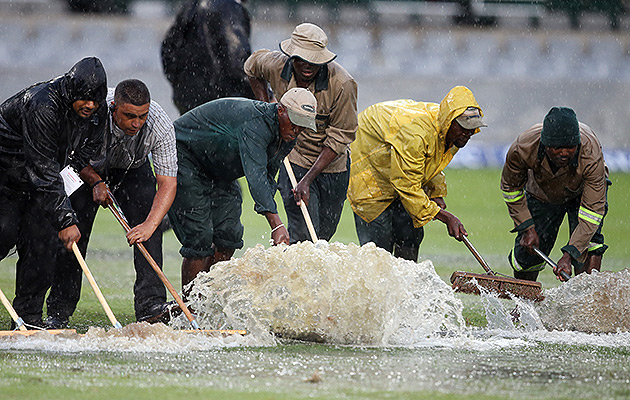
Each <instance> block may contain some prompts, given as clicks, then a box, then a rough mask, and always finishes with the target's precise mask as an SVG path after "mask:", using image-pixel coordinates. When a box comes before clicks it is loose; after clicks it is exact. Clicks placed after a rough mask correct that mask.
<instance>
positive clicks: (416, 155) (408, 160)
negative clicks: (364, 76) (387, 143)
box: [390, 123, 440, 228]
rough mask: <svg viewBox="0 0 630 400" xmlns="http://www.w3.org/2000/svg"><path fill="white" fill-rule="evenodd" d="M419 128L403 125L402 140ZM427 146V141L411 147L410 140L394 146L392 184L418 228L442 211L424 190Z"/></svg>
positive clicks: (419, 141)
mask: <svg viewBox="0 0 630 400" xmlns="http://www.w3.org/2000/svg"><path fill="white" fill-rule="evenodd" d="M414 128H415V129H418V128H417V126H416V125H415V124H413V123H410V124H405V125H403V126H401V129H400V130H401V134H399V135H397V137H399V138H404V137H410V136H412V135H413V133H411V132H404V131H405V130H414ZM426 154H427V144H426V142H425V141H424V140H416V141H414V143H413V144H411V145H410V144H409V142H408V141H406V140H400V141H395V142H393V143H392V150H391V175H390V182H391V184H392V186H393V187H394V189H395V190H396V192H397V193H398V195H399V196H400V200H401V202H402V204H403V206H404V207H405V210H407V212H408V213H409V215H410V216H411V218H412V220H413V226H414V227H416V228H419V227H422V226H424V225H426V224H427V223H428V222H430V221H431V220H433V218H434V217H435V216H436V215H437V213H438V212H439V211H440V207H439V206H438V205H437V204H436V203H435V202H433V201H431V200H430V199H429V196H427V194H426V193H425V191H424V189H423V187H422V186H423V182H426V178H425V176H424V171H425V165H424V163H425V161H426Z"/></svg>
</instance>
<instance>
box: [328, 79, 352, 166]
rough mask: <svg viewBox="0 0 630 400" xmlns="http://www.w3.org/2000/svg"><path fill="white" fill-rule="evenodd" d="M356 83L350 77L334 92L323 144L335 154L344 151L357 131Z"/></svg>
mask: <svg viewBox="0 0 630 400" xmlns="http://www.w3.org/2000/svg"><path fill="white" fill-rule="evenodd" d="M357 126H358V121H357V83H356V82H355V81H354V80H353V79H351V80H348V81H346V82H345V83H344V84H343V85H341V87H340V90H339V91H338V92H337V93H336V100H335V105H334V108H333V110H332V112H331V113H330V120H329V124H328V127H327V128H326V139H324V146H326V147H329V148H330V149H331V150H332V151H334V152H335V153H337V154H342V153H345V152H346V151H347V149H348V145H349V144H350V143H352V142H353V141H354V139H355V138H356V133H357Z"/></svg>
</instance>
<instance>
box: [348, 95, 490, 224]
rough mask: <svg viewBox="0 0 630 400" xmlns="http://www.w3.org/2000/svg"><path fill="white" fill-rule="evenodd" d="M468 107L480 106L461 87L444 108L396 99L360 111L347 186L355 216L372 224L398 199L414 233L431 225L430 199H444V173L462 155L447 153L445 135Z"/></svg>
mask: <svg viewBox="0 0 630 400" xmlns="http://www.w3.org/2000/svg"><path fill="white" fill-rule="evenodd" d="M467 107H476V108H479V105H478V104H477V101H476V100H475V98H474V96H473V94H472V92H471V91H470V90H469V89H468V88H466V87H464V86H457V87H455V88H453V89H451V90H450V91H449V92H448V94H447V95H446V97H444V99H443V100H442V101H441V103H440V104H436V103H428V102H417V101H414V100H394V101H387V102H383V103H378V104H374V105H372V106H370V107H368V108H367V109H365V110H364V111H363V112H361V113H360V114H359V130H358V131H357V139H356V141H355V142H354V143H353V144H352V145H351V151H352V152H351V155H352V164H351V166H350V184H349V186H348V200H349V201H350V205H351V206H352V209H353V210H354V212H355V214H357V215H358V216H359V217H361V218H362V219H363V220H365V221H366V222H371V221H373V220H374V219H375V218H376V217H378V216H379V215H380V214H381V213H382V212H383V211H385V209H387V207H389V205H390V204H391V203H392V202H393V201H394V200H395V199H398V198H399V199H400V200H401V202H402V204H403V206H404V207H405V210H407V212H408V213H409V215H410V216H411V218H412V220H413V224H414V226H415V227H416V228H418V227H421V226H424V225H425V224H426V223H428V222H429V221H431V220H432V219H433V218H434V217H435V215H436V214H437V213H438V212H439V211H440V208H439V206H438V205H437V203H435V202H434V201H431V200H430V199H432V198H436V197H443V196H445V195H446V181H445V177H444V174H443V173H442V171H443V170H444V168H446V166H447V165H448V164H449V163H450V162H451V160H452V159H453V156H454V155H455V153H456V152H457V150H458V148H457V147H455V146H451V147H450V148H448V149H446V133H447V132H448V129H449V127H450V126H451V123H452V122H453V120H454V119H455V118H456V117H458V116H459V115H460V114H461V113H463V112H464V111H465V110H466V108H467ZM480 111H481V109H480ZM482 115H483V114H482ZM478 131H479V130H478V129H477V131H476V132H475V133H477V132H478Z"/></svg>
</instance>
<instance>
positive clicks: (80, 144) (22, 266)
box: [0, 57, 107, 326]
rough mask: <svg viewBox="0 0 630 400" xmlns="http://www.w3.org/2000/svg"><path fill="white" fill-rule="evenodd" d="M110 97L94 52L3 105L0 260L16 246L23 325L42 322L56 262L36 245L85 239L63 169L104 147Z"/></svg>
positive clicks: (0, 120) (17, 300)
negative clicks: (66, 185)
mask: <svg viewBox="0 0 630 400" xmlns="http://www.w3.org/2000/svg"><path fill="white" fill-rule="evenodd" d="M106 95H107V78H106V74H105V69H104V68H103V65H102V64H101V62H100V60H99V59H98V58H95V57H90V58H84V59H83V60H81V61H79V62H78V63H76V64H75V65H74V66H73V67H72V69H70V71H69V72H68V73H66V74H65V75H62V76H60V77H57V78H55V79H52V80H50V81H48V82H42V83H37V84H35V85H33V86H30V87H28V88H26V89H24V90H22V91H20V92H19V93H17V94H16V95H14V96H12V97H11V98H9V99H8V100H6V101H5V102H4V103H2V104H1V105H0V259H3V258H5V257H6V256H7V254H8V253H9V251H10V250H11V248H13V246H16V247H17V253H18V256H19V259H18V261H17V273H16V297H15V299H14V300H13V306H14V308H15V310H16V311H17V313H18V315H20V317H22V319H23V320H24V321H25V323H26V324H30V325H36V326H41V325H42V306H43V301H44V295H45V292H46V290H47V289H48V287H50V282H51V279H52V273H53V268H52V267H53V266H54V262H51V260H50V259H49V254H50V251H43V250H42V249H41V248H37V247H36V246H43V247H50V248H54V247H55V246H54V243H52V240H53V237H55V236H57V237H59V239H60V240H61V241H62V242H63V244H64V246H65V247H66V249H68V250H69V251H71V249H72V244H73V243H75V242H77V241H78V240H79V238H80V237H81V233H80V232H79V229H78V228H77V222H78V221H77V216H76V214H75V212H74V211H73V209H72V206H71V205H70V201H69V199H68V197H67V195H66V192H65V190H64V182H63V179H62V177H61V175H60V172H61V170H62V169H63V168H64V167H65V166H68V165H69V166H70V167H71V168H72V169H73V170H74V171H76V172H79V171H81V170H82V169H83V168H84V167H86V166H87V165H88V162H89V160H90V157H91V156H92V155H93V153H94V152H95V151H96V150H97V149H98V148H99V146H100V145H101V143H102V140H103V132H104V128H105V123H106V115H107V114H106V113H107V108H106V107H101V105H104V104H105V96H106ZM44 250H45V249H44ZM34 255H40V258H39V259H37V257H34ZM44 256H45V257H44ZM42 258H45V259H42Z"/></svg>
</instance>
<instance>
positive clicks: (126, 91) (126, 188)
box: [46, 79, 177, 329]
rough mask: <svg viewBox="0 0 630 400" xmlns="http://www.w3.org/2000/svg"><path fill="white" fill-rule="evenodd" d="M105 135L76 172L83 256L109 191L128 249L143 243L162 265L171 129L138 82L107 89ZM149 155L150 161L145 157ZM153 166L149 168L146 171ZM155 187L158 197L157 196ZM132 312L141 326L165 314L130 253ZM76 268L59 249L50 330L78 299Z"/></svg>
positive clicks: (151, 277)
mask: <svg viewBox="0 0 630 400" xmlns="http://www.w3.org/2000/svg"><path fill="white" fill-rule="evenodd" d="M107 105H108V107H109V129H107V133H106V135H105V138H104V139H103V146H102V148H101V151H100V152H99V153H98V155H97V156H95V157H94V159H93V160H92V161H91V163H90V164H91V166H92V168H86V169H84V170H83V171H82V172H81V178H82V179H83V181H84V182H85V184H84V185H83V186H82V187H80V188H79V189H78V190H77V191H76V192H74V193H73V194H72V195H71V196H70V201H71V202H72V207H73V208H74V209H75V210H76V212H77V215H78V217H79V229H80V231H81V234H82V235H81V240H79V243H78V247H79V249H80V250H81V253H83V254H84V255H85V252H86V249H87V245H88V240H89V237H90V232H91V230H92V225H93V223H94V218H95V216H96V211H97V209H98V206H99V205H101V206H103V207H105V206H109V205H110V204H111V200H110V199H109V197H108V196H107V191H108V189H109V190H110V191H111V192H112V193H113V194H114V197H115V198H116V200H117V201H118V202H119V204H120V206H121V208H122V211H123V213H124V214H125V216H126V217H127V219H128V221H129V225H130V226H131V227H132V229H131V230H130V231H129V233H127V241H128V242H129V245H133V244H135V243H143V244H144V246H145V247H146V248H147V250H148V251H149V253H150V254H151V256H152V257H153V259H154V260H155V261H156V262H157V264H158V265H159V266H160V268H161V267H162V231H161V230H160V229H158V227H159V225H160V223H161V221H162V219H163V218H164V216H165V215H166V212H167V211H168V209H169V208H170V206H171V204H172V203H173V199H174V198H175V192H176V189H177V149H176V147H175V131H174V129H173V123H172V121H171V120H170V118H169V117H168V115H167V114H166V112H165V111H164V110H163V109H162V107H160V105H159V104H158V103H156V102H155V101H152V100H151V98H150V94H149V90H148V88H147V87H146V85H145V84H144V83H143V82H141V81H139V80H136V79H129V80H125V81H122V82H120V83H119V84H118V86H116V89H115V90H114V89H111V88H110V89H109V91H108V96H107ZM149 155H150V158H149ZM151 161H152V162H153V169H154V170H155V173H154V172H153V169H152V168H151V167H152V166H151ZM156 182H157V191H156ZM134 266H135V269H136V282H135V285H134V298H135V301H134V308H135V313H136V319H137V320H138V321H148V322H159V321H163V318H165V316H168V315H169V314H168V311H167V309H168V307H167V303H166V290H165V288H164V285H163V284H162V282H161V281H160V279H159V277H158V275H157V274H156V273H155V271H154V270H153V269H152V268H151V266H150V264H149V263H148V262H147V260H146V259H145V258H144V257H143V256H142V254H141V253H140V251H139V250H138V249H137V247H134ZM81 278H82V274H81V268H80V265H79V264H78V262H77V260H76V259H75V258H74V257H73V255H72V253H69V252H67V251H59V252H58V255H57V266H56V272H55V280H54V281H53V286H52V288H51V292H50V295H49V296H48V299H47V305H48V318H47V320H46V325H47V327H48V328H52V329H54V328H63V327H65V326H67V324H68V319H69V317H70V316H71V315H72V313H73V312H74V309H75V308H76V305H77V303H78V301H79V297H80V294H81Z"/></svg>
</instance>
